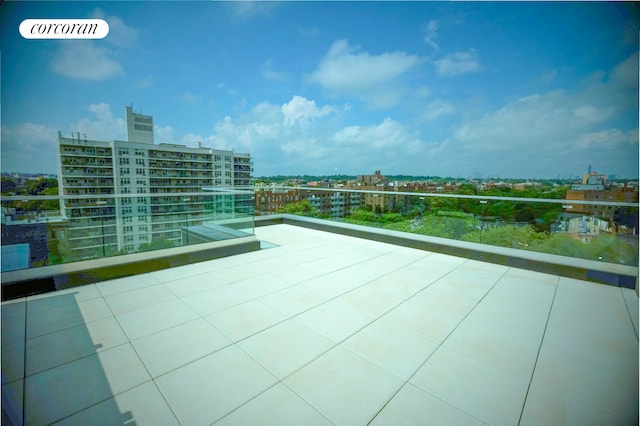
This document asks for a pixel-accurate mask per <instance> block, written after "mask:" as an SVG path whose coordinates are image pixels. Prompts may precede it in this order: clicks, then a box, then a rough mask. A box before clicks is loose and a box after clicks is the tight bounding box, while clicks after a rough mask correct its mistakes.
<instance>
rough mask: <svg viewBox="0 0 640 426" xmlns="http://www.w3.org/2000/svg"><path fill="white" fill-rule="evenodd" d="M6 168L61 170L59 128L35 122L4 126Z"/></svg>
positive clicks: (10, 169) (3, 140)
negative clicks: (58, 165)
mask: <svg viewBox="0 0 640 426" xmlns="http://www.w3.org/2000/svg"><path fill="white" fill-rule="evenodd" d="M1 135H2V137H1V140H2V144H1V145H0V148H1V154H2V155H0V159H1V160H2V161H1V162H2V170H3V171H5V172H22V173H51V174H55V173H57V170H56V164H57V163H56V162H55V161H51V159H52V158H53V159H55V158H57V157H58V142H57V141H58V129H55V128H53V127H51V126H46V125H42V124H34V123H20V124H17V125H14V126H6V125H3V126H2V131H1Z"/></svg>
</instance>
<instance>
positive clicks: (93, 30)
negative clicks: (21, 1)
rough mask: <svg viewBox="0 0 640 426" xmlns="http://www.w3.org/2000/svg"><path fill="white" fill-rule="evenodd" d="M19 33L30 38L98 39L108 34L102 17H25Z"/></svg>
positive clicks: (106, 25)
mask: <svg viewBox="0 0 640 426" xmlns="http://www.w3.org/2000/svg"><path fill="white" fill-rule="evenodd" d="M20 34H21V35H22V37H24V38H30V39H100V38H105V37H106V36H107V34H109V24H107V22H106V21H105V20H103V19H25V20H24V21H22V22H21V23H20Z"/></svg>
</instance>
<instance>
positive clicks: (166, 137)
mask: <svg viewBox="0 0 640 426" xmlns="http://www.w3.org/2000/svg"><path fill="white" fill-rule="evenodd" d="M153 132H154V141H155V143H175V142H174V140H173V127H171V126H164V127H162V126H158V125H154V129H153Z"/></svg>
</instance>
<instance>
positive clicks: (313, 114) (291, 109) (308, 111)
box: [282, 95, 335, 126]
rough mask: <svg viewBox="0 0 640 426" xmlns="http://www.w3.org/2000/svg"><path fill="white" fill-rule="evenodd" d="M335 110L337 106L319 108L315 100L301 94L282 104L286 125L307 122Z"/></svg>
mask: <svg viewBox="0 0 640 426" xmlns="http://www.w3.org/2000/svg"><path fill="white" fill-rule="evenodd" d="M332 112H335V108H332V107H330V106H328V105H325V106H323V107H322V108H318V107H317V106H316V102H315V101H310V100H308V99H307V98H304V97H301V96H297V95H296V96H294V97H293V98H292V99H291V100H290V101H289V102H288V103H286V104H284V105H282V115H284V124H285V126H293V125H294V124H296V123H298V124H306V123H308V122H309V121H311V120H313V119H316V118H319V117H323V116H325V115H327V114H331V113H332Z"/></svg>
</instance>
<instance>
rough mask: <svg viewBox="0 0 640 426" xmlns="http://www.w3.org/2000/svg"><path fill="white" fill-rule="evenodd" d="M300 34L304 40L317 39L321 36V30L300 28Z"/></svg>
mask: <svg viewBox="0 0 640 426" xmlns="http://www.w3.org/2000/svg"><path fill="white" fill-rule="evenodd" d="M298 34H300V36H301V37H304V38H314V37H316V36H317V35H318V34H320V30H318V28H317V27H311V28H300V29H299V30H298Z"/></svg>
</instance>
